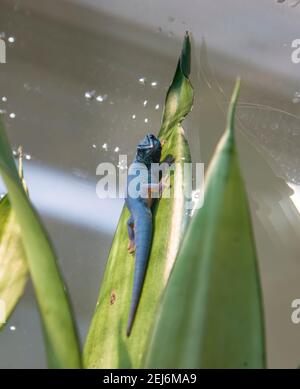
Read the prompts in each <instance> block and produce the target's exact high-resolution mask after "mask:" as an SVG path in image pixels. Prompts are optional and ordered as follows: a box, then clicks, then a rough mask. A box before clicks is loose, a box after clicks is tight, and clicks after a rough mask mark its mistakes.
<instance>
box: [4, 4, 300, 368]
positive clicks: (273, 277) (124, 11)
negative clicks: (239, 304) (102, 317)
mask: <svg viewBox="0 0 300 389" xmlns="http://www.w3.org/2000/svg"><path fill="white" fill-rule="evenodd" d="M296 3H297V1H296V0H293V1H288V0H287V1H284V2H278V1H276V0H274V1H271V0H255V1H253V0H252V1H251V2H245V1H242V0H240V1H238V0H235V1H234V0H223V1H222V2H213V1H209V0H201V1H200V0H197V1H196V0H186V1H185V2H182V1H179V0H176V1H175V0H164V1H161V0H160V1H158V0H152V1H145V0H138V1H137V0H114V1H110V0H98V1H96V0H86V1H84V0H81V1H79V0H77V1H63V0H51V1H50V0H44V1H38V0H22V1H16V0H14V1H13V0H0V33H1V37H3V38H5V39H6V42H7V63H6V64H1V65H0V109H1V110H3V111H4V120H5V123H6V127H7V131H8V135H9V138H10V141H11V143H12V145H13V146H14V148H17V146H18V145H19V144H21V145H23V147H24V151H25V153H26V154H27V158H26V161H25V177H26V180H27V183H28V187H29V191H30V196H31V199H32V201H33V202H34V204H35V206H36V207H37V209H38V211H39V212H40V214H41V215H42V218H43V220H44V222H45V224H46V227H47V229H48V231H49V234H50V236H51V238H52V240H53V242H54V245H55V247H56V250H57V253H58V256H59V262H60V266H61V268H62V270H63V274H64V277H65V280H66V284H67V285H68V288H69V290H70V294H71V298H72V302H73V306H74V310H75V314H76V318H77V321H78V323H79V330H80V335H81V339H82V343H83V341H84V338H85V336H86V333H87V329H88V325H89V322H90V320H91V317H92V314H93V310H94V307H95V304H96V299H97V295H98V290H99V285H100V281H101V277H102V274H103V269H104V265H105V261H106V258H107V255H108V252H109V248H110V244H111V241H112V237H113V233H114V229H115V227H116V224H117V221H118V217H119V214H120V211H121V208H122V201H121V200H105V201H104V200H99V199H98V198H97V196H96V191H95V188H96V182H97V176H96V167H97V165H98V164H99V163H100V162H104V161H113V162H116V163H117V161H118V156H119V154H128V158H129V160H130V159H131V158H132V157H133V154H134V150H135V145H136V144H137V142H138V141H139V140H140V139H141V138H143V136H144V134H145V133H146V132H153V133H157V132H158V129H159V126H160V120H161V114H162V107H163V103H164V97H165V94H166V91H167V88H168V86H169V83H170V81H171V78H172V76H173V73H174V69H175V66H176V62H177V58H178V54H179V52H180V48H181V43H182V38H183V36H184V32H185V31H186V30H188V31H190V32H191V34H192V38H193V52H192V54H193V63H192V75H191V81H192V83H193V86H194V89H195V104H194V108H193V111H192V113H191V114H190V115H189V116H188V118H187V120H186V121H185V123H184V127H185V129H186V134H187V137H188V139H189V141H190V145H191V149H192V156H193V160H194V161H195V162H204V163H205V164H206V165H207V163H208V162H209V160H210V157H211V155H212V152H213V150H214V148H215V146H216V143H217V141H218V139H219V137H220V135H221V134H222V131H223V129H224V125H225V111H226V108H227V105H228V99H229V96H230V93H231V90H232V88H233V85H234V80H235V77H236V75H240V76H241V77H242V89H241V97H240V102H239V106H238V111H237V138H238V148H239V154H240V159H241V164H242V169H243V174H244V177H245V181H246V184H247V189H248V194H249V198H250V203H251V211H252V218H253V223H254V229H255V237H256V242H257V251H258V256H259V266H260V270H261V279H262V286H263V293H264V300H265V303H264V305H265V315H266V333H267V355H268V366H269V367H274V368H279V367H280V368H282V367H292V368H295V367H297V366H298V365H299V362H300V359H299V345H300V332H299V326H300V324H298V325H296V324H293V323H292V321H291V313H292V309H291V302H292V300H294V299H296V298H300V291H299V280H300V271H299V261H300V258H299V239H300V229H299V225H300V224H299V222H300V218H299V212H300V152H299V151H300V112H299V109H300V64H294V63H293V62H292V59H291V54H292V51H293V49H292V48H291V44H292V41H293V40H294V39H297V38H299V37H298V36H296V33H297V27H298V24H299V16H300V5H299V6H298V5H297V4H296ZM2 192H4V188H3V186H2ZM45 366H46V361H45V355H44V349H43V341H42V334H41V329H40V321H39V316H38V313H37V309H36V302H35V298H34V293H33V290H32V286H31V285H30V284H29V285H28V287H27V289H26V293H25V296H24V298H23V299H22V300H21V302H20V303H19V304H18V306H17V308H16V310H15V312H14V314H13V315H12V317H11V318H10V320H9V323H8V324H7V326H6V327H5V328H4V329H3V331H2V332H1V336H0V367H1V368H3V367H8V368H13V367H14V368H17V367H19V368H26V367H38V368H41V367H45Z"/></svg>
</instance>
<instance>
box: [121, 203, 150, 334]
mask: <svg viewBox="0 0 300 389" xmlns="http://www.w3.org/2000/svg"><path fill="white" fill-rule="evenodd" d="M151 240H152V215H151V211H150V210H149V209H148V208H146V209H145V212H143V214H142V215H138V216H137V217H135V245H136V246H135V247H136V248H135V253H136V254H135V268H134V277H133V289H132V297H131V304H130V311H129V316H128V322H127V330H126V335H127V337H129V336H130V334H131V330H132V327H133V324H134V319H135V315H136V311H137V308H138V305H139V301H140V297H141V294H142V289H143V284H144V278H145V274H146V269H147V265H148V258H149V251H150V247H151Z"/></svg>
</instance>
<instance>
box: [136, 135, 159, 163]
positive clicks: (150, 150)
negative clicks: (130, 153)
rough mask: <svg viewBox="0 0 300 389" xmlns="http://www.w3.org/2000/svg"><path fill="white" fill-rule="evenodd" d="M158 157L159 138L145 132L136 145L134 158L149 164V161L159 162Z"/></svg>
mask: <svg viewBox="0 0 300 389" xmlns="http://www.w3.org/2000/svg"><path fill="white" fill-rule="evenodd" d="M160 158H161V143H160V140H159V139H158V138H156V136H155V135H153V134H147V135H146V136H145V137H144V139H143V140H142V141H141V142H140V143H139V144H138V146H137V149H136V160H137V161H138V162H141V163H144V164H145V165H146V166H149V165H150V164H151V163H159V161H160Z"/></svg>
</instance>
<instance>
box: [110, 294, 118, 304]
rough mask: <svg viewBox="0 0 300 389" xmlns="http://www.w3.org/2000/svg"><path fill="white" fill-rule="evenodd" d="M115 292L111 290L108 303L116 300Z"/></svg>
mask: <svg viewBox="0 0 300 389" xmlns="http://www.w3.org/2000/svg"><path fill="white" fill-rule="evenodd" d="M116 298H117V296H116V294H115V292H114V291H112V292H111V295H110V305H114V303H115V301H116Z"/></svg>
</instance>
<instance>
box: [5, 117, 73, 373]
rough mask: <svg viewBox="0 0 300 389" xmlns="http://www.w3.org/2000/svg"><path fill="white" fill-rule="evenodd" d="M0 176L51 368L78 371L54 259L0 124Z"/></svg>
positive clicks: (66, 305)
mask: <svg viewBox="0 0 300 389" xmlns="http://www.w3.org/2000/svg"><path fill="white" fill-rule="evenodd" d="M0 173H1V175H2V177H3V179H4V182H5V185H6V187H7V190H8V196H9V200H10V203H11V206H12V209H13V212H14V213H15V216H16V220H17V223H18V224H19V226H20V229H21V236H22V242H23V246H24V249H25V253H26V258H27V263H28V267H29V271H30V276H31V279H32V282H33V285H34V289H35V293H36V298H37V301H38V305H39V309H40V313H41V318H42V322H43V330H44V335H45V340H46V350H47V356H48V363H49V366H50V367H56V368H78V367H80V354H79V347H78V341H77V335H76V331H75V326H74V322H73V318H72V314H71V310H70V305H69V301H68V297H67V294H66V292H65V287H64V284H63V280H62V278H61V275H60V273H59V270H58V267H57V264H56V256H55V254H54V251H53V248H52V246H51V244H50V241H49V239H48V237H47V233H46V231H45V229H44V227H43V225H42V224H41V221H40V219H39V217H38V215H37V213H36V211H35V210H34V208H33V207H32V205H31V203H30V201H29V199H28V197H27V195H26V192H25V190H24V188H23V185H22V182H21V180H20V178H19V175H18V172H17V169H16V166H15V163H14V159H13V156H12V152H11V148H10V145H9V142H8V139H7V137H6V134H5V130H4V126H3V124H2V121H0Z"/></svg>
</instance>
